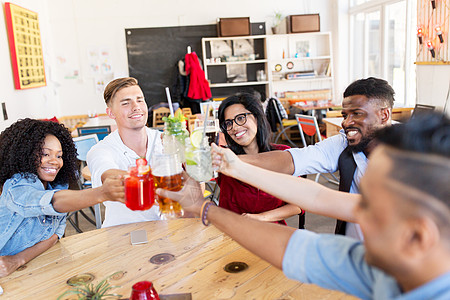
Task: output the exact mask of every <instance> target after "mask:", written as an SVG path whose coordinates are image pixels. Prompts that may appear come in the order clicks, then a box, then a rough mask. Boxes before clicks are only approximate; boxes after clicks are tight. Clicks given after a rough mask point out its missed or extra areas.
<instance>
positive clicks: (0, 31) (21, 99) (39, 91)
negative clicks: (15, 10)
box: [0, 0, 60, 130]
mask: <svg viewBox="0 0 450 300" xmlns="http://www.w3.org/2000/svg"><path fill="white" fill-rule="evenodd" d="M12 2H13V3H14V4H17V5H19V6H22V7H25V8H27V9H29V10H32V11H34V12H37V13H38V14H39V22H40V27H41V40H42V44H43V54H44V64H45V72H46V75H47V86H46V87H41V88H34V89H28V90H16V89H15V88H14V80H13V75H12V67H11V56H10V52H9V43H8V36H7V31H6V21H5V14H4V4H3V3H4V2H2V4H3V5H2V13H1V14H0V15H1V16H0V24H1V26H0V66H1V69H2V72H1V73H0V91H1V94H0V102H5V103H6V108H7V112H8V117H9V119H8V120H7V121H4V120H3V115H2V114H1V113H0V130H3V129H4V128H6V127H7V126H9V125H10V124H11V123H13V122H14V121H16V120H17V119H19V118H24V117H31V118H44V117H51V116H54V115H56V114H57V113H58V112H59V110H60V101H58V97H57V96H56V94H55V84H54V83H53V82H52V81H51V79H50V78H51V74H50V69H49V66H50V65H51V64H52V57H53V54H52V50H53V47H52V37H51V35H50V28H49V27H50V26H49V17H48V10H47V3H46V1H45V0H21V1H19V0H17V1H12Z"/></svg>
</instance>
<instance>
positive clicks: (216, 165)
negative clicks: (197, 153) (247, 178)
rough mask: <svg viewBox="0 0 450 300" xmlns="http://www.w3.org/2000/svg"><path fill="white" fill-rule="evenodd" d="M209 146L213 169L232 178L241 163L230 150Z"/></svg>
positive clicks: (213, 145) (214, 145)
mask: <svg viewBox="0 0 450 300" xmlns="http://www.w3.org/2000/svg"><path fill="white" fill-rule="evenodd" d="M211 146H212V147H211V158H212V166H213V169H214V170H216V171H219V172H220V173H223V174H225V175H229V176H232V177H233V172H236V171H237V169H238V167H239V166H240V165H241V164H243V162H242V161H241V160H240V159H239V158H238V157H237V155H236V154H234V153H233V151H231V150H230V149H227V148H221V147H218V146H217V145H216V144H211Z"/></svg>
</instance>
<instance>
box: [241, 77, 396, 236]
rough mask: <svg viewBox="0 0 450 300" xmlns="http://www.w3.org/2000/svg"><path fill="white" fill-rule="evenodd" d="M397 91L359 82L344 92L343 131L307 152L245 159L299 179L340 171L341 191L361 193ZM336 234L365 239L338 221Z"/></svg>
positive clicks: (377, 82) (381, 83)
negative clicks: (377, 138)
mask: <svg viewBox="0 0 450 300" xmlns="http://www.w3.org/2000/svg"><path fill="white" fill-rule="evenodd" d="M394 94H395V92H394V90H393V89H392V87H391V86H390V85H389V83H388V82H387V81H385V80H382V79H378V78H373V77H369V78H367V79H360V80H356V81H355V82H353V83H352V84H350V85H349V86H348V87H347V88H346V90H345V92H344V100H343V101H342V116H343V117H344V120H343V121H342V130H341V131H340V132H339V134H338V135H336V136H332V137H330V138H327V139H325V140H323V141H322V142H320V143H317V144H315V145H312V146H308V147H306V148H291V149H288V150H286V151H271V152H265V153H260V154H255V155H245V156H243V157H242V159H243V160H244V161H246V162H248V163H251V164H253V165H255V166H259V167H262V168H265V169H268V170H272V171H276V172H282V173H285V174H292V175H293V176H300V175H304V174H314V173H333V172H336V171H337V170H339V173H340V182H339V190H340V191H345V192H350V193H359V181H360V179H361V177H362V175H363V174H364V172H365V170H366V167H367V162H368V159H367V157H368V155H369V154H370V152H371V151H372V150H373V148H374V146H375V141H374V140H373V133H374V132H375V131H376V129H379V128H382V127H384V126H388V125H391V116H392V107H393V105H394ZM336 233H339V234H345V235H347V236H350V237H354V238H357V239H363V235H362V232H361V229H360V228H359V226H358V225H356V224H353V223H346V222H343V221H340V220H338V221H337V224H336Z"/></svg>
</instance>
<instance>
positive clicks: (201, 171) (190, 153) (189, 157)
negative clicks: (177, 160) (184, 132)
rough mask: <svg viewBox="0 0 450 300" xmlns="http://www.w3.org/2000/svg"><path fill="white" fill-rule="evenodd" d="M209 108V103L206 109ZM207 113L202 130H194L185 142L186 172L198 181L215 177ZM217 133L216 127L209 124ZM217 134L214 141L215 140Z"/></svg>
mask: <svg viewBox="0 0 450 300" xmlns="http://www.w3.org/2000/svg"><path fill="white" fill-rule="evenodd" d="M208 110H209V104H208V108H207V110H206V111H208ZM207 117H208V116H207V115H205V119H204V120H203V126H202V127H201V128H200V129H201V130H194V131H193V132H192V134H191V136H190V138H187V139H186V142H185V159H186V172H187V173H188V174H189V176H191V177H192V178H194V179H195V180H197V181H209V180H211V178H213V169H212V164H211V147H210V143H209V138H210V137H209V136H207V131H208V124H214V123H208V122H207V121H208V120H207ZM210 121H213V122H214V120H210ZM209 127H211V128H212V129H211V130H212V132H213V134H214V133H215V127H214V126H209ZM215 138H216V137H215V134H214V137H213V140H212V141H215Z"/></svg>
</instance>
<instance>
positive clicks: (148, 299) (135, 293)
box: [130, 281, 159, 300]
mask: <svg viewBox="0 0 450 300" xmlns="http://www.w3.org/2000/svg"><path fill="white" fill-rule="evenodd" d="M130 300H159V296H158V293H157V292H156V290H155V288H154V287H153V283H151V282H150V281H140V282H138V283H135V284H134V285H133V287H132V291H131V297H130Z"/></svg>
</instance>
